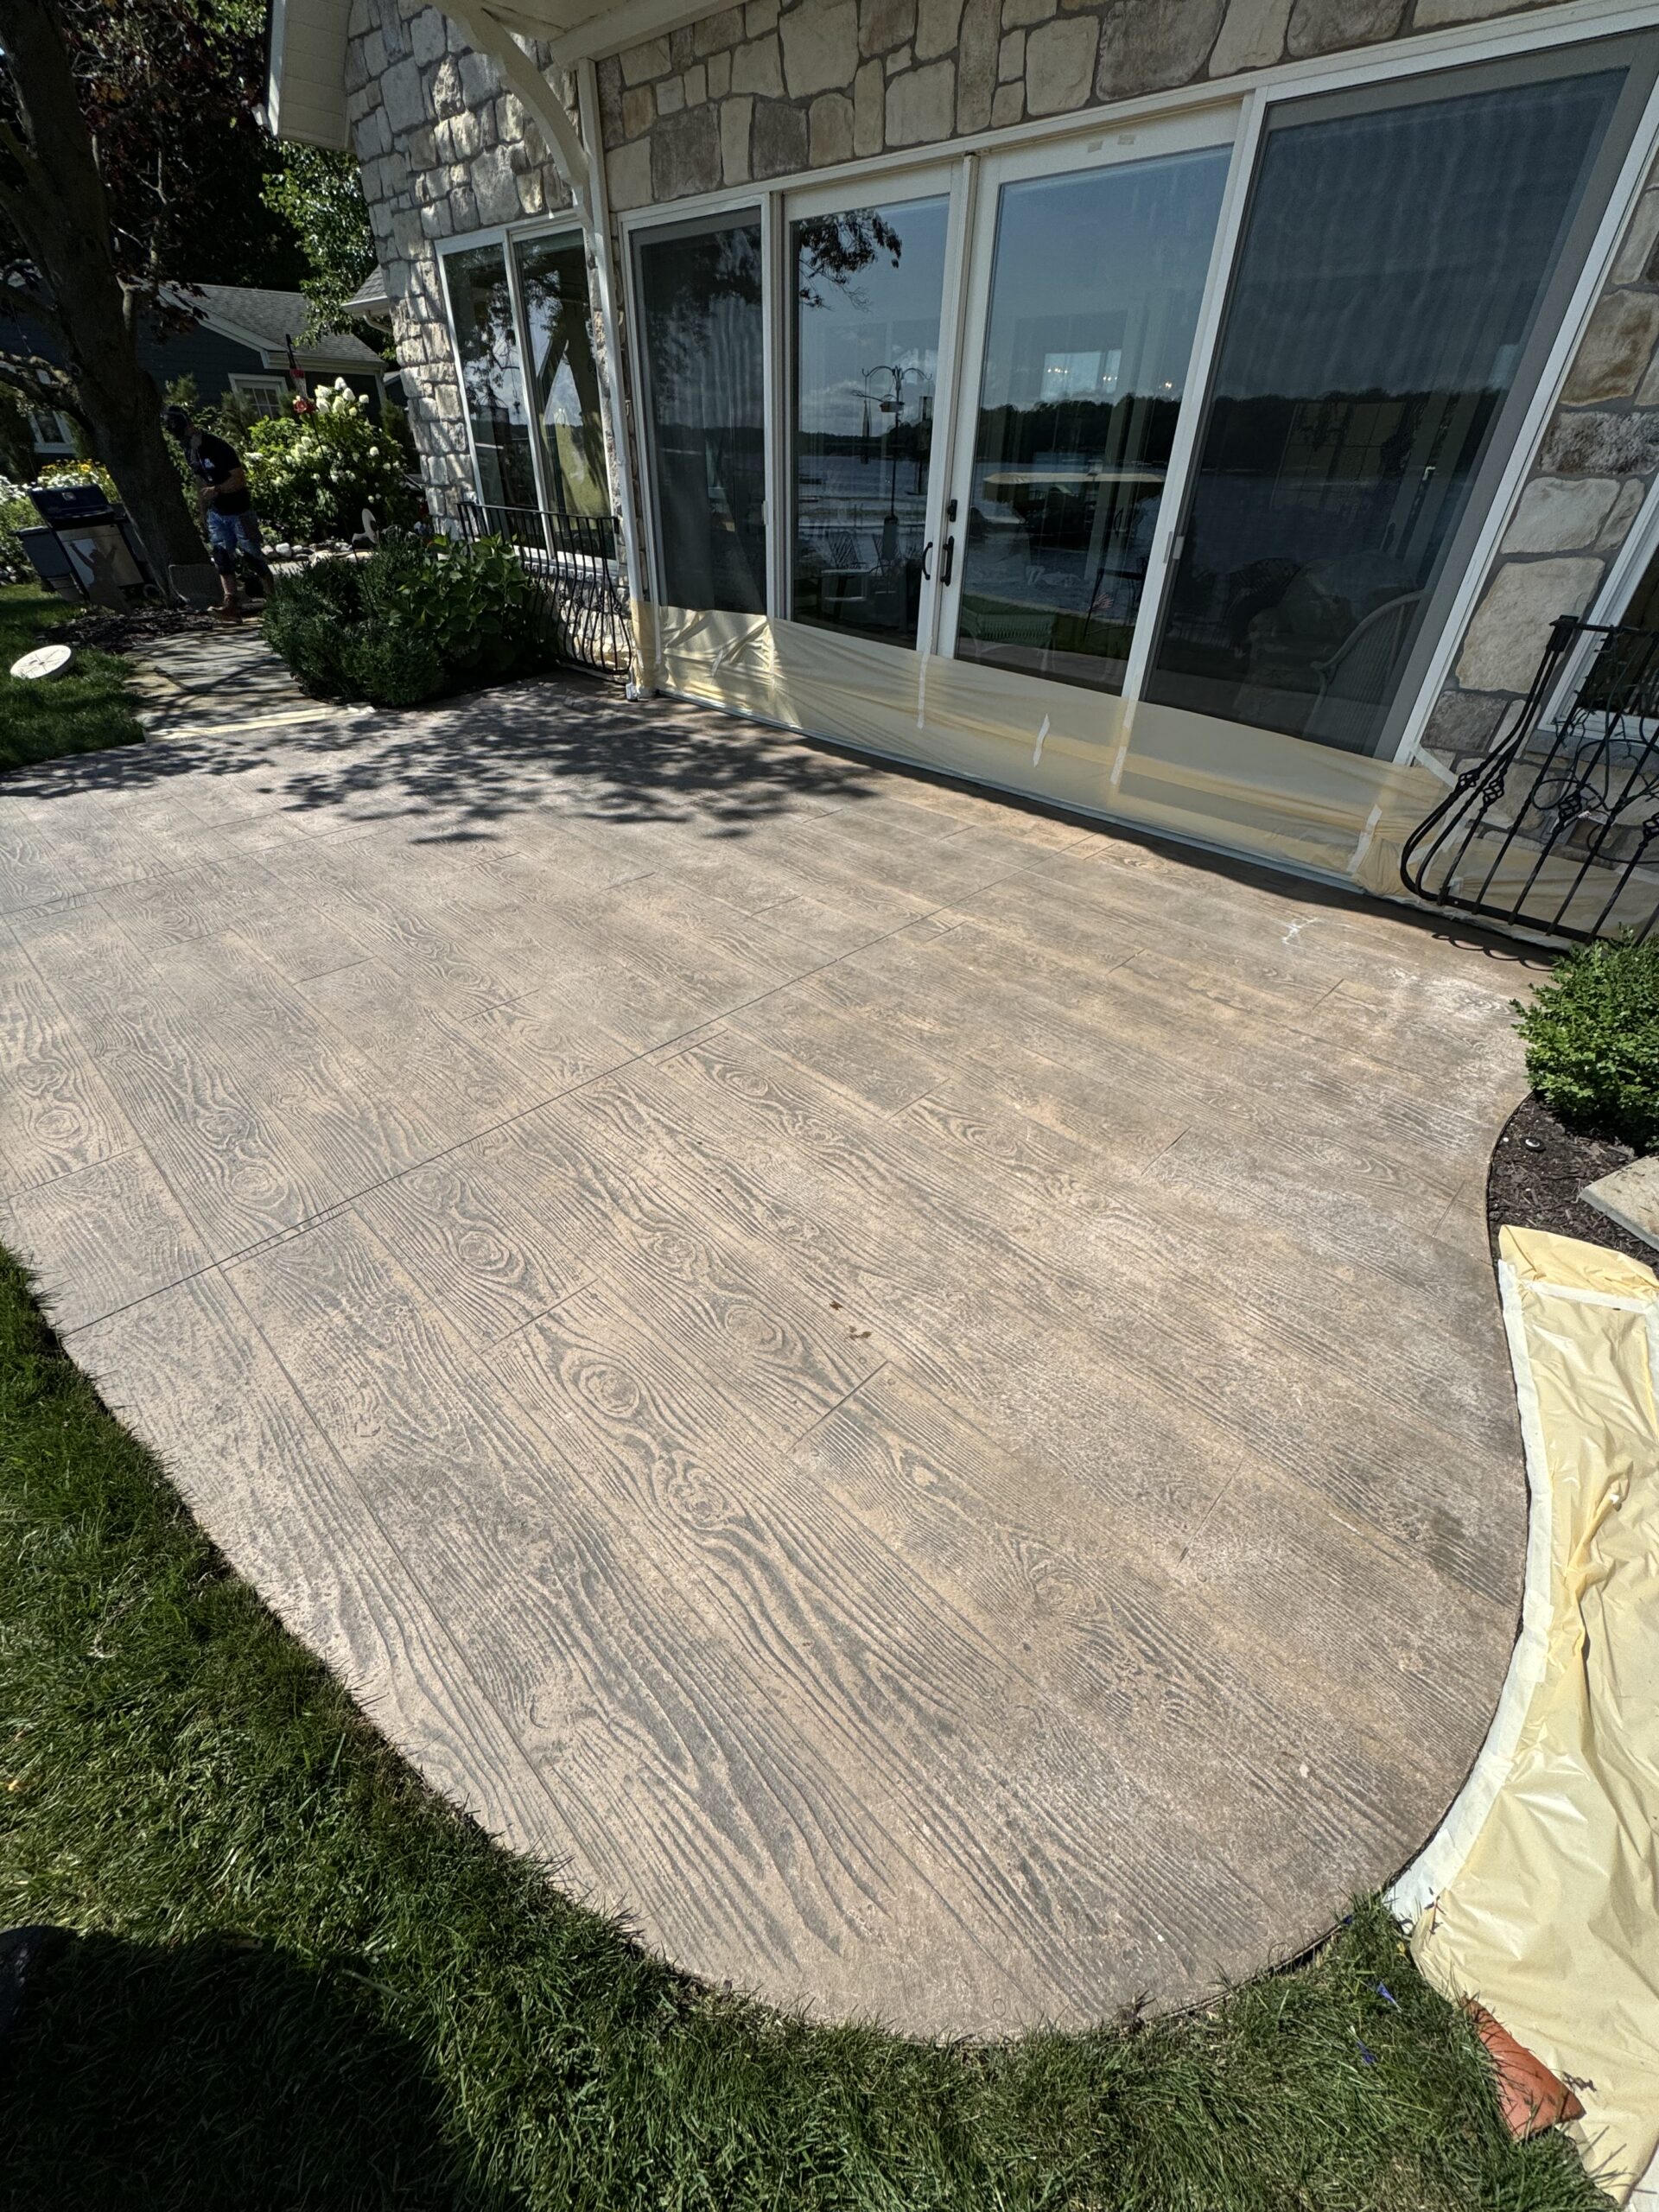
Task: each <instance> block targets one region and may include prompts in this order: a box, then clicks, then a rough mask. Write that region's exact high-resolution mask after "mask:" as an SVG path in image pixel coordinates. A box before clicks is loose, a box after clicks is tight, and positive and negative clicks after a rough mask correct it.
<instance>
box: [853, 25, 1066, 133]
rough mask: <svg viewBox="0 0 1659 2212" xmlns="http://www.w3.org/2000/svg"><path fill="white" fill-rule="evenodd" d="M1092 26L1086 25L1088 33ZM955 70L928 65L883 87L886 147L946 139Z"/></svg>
mask: <svg viewBox="0 0 1659 2212" xmlns="http://www.w3.org/2000/svg"><path fill="white" fill-rule="evenodd" d="M1093 28H1094V26H1093V25H1092V24H1090V30H1091V31H1092V29H1093ZM956 106H957V66H956V64H955V62H954V61H929V62H926V63H925V64H924V65H923V67H921V68H919V69H907V70H906V71H905V73H904V74H903V75H902V76H899V77H894V78H892V79H889V81H888V85H887V143H888V145H889V146H931V145H933V144H934V143H936V142H937V141H938V140H939V139H941V138H948V137H950V133H951V130H952V127H953V124H954V121H955V117H956Z"/></svg>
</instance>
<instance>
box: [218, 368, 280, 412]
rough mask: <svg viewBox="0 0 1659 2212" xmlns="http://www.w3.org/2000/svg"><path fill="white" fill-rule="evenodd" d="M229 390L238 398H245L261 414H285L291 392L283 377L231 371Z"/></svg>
mask: <svg viewBox="0 0 1659 2212" xmlns="http://www.w3.org/2000/svg"><path fill="white" fill-rule="evenodd" d="M231 390H232V391H233V392H234V393H235V394H236V396H237V397H238V399H245V400H248V401H250V402H251V404H252V405H253V406H254V407H255V408H256V409H257V410H258V412H259V413H260V414H261V415H268V416H280V415H286V414H287V413H288V411H289V400H290V399H291V398H292V397H293V392H292V390H291V388H290V386H289V384H288V382H287V380H286V378H283V377H250V376H243V375H241V374H239V373H238V372H234V371H233V372H232V376H231Z"/></svg>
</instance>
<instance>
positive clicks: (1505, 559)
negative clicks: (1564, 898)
mask: <svg viewBox="0 0 1659 2212" xmlns="http://www.w3.org/2000/svg"><path fill="white" fill-rule="evenodd" d="M1656 476H1659V164H1656V166H1655V168H1654V169H1653V171H1652V172H1651V174H1650V175H1649V177H1648V180H1647V184H1646V188H1645V189H1644V190H1643V193H1642V195H1641V197H1640V198H1639V199H1638V200H1637V204H1636V208H1635V212H1634V213H1633V214H1632V215H1631V218H1630V222H1629V224H1628V226H1626V229H1625V232H1624V238H1623V239H1622V240H1621V241H1620V244H1619V248H1618V254H1617V256H1616V257H1615V259H1614V262H1613V266H1612V270H1611V275H1610V277H1609V279H1608V282H1607V283H1606V285H1605V288H1604V289H1603V291H1602V294H1601V297H1600V298H1599V300H1598V301H1597V302H1596V306H1595V309H1594V312H1593V313H1592V315H1591V318H1590V322H1589V327H1587V329H1586V332H1585V335H1584V340H1583V343H1582V344H1581V345H1580V348H1579V351H1578V353H1577V355H1576V356H1575V357H1574V359H1573V366H1572V369H1571V371H1570V372H1569V373H1568V376H1567V383H1566V385H1565V386H1564V387H1563V389H1562V392H1561V397H1560V404H1559V405H1558V406H1557V408H1556V410H1555V411H1554V415H1553V416H1551V418H1550V423H1549V427H1548V429H1547V430H1546V432H1545V434H1544V437H1543V442H1542V443H1541V446H1540V448H1539V451H1538V454H1537V456H1536V458H1535V461H1534V464H1533V468H1532V474H1531V475H1530V476H1529V479H1528V480H1527V482H1526V485H1525V486H1524V487H1523V488H1522V493H1521V498H1520V500H1519V503H1518V504H1517V505H1516V511H1515V514H1514V516H1513V518H1512V519H1511V520H1510V526H1509V529H1508V530H1507V531H1506V532H1505V533H1504V537H1503V543H1502V544H1501V546H1500V547H1499V549H1498V554H1497V560H1496V561H1495V562H1494V563H1493V566H1492V569H1491V575H1489V576H1488V578H1487V580H1486V586H1485V589H1484V592H1483V594H1482V595H1481V599H1480V601H1479V603H1478V606H1477V607H1476V608H1475V612H1474V613H1473V615H1472V616H1471V620H1470V623H1469V627H1468V629H1467V630H1466V631H1465V634H1464V637H1463V639H1462V642H1461V644H1460V645H1459V651H1458V658H1457V661H1456V664H1455V665H1454V668H1453V671H1452V676H1451V677H1450V679H1449V680H1448V682H1447V683H1446V688H1445V690H1443V691H1442V692H1441V694H1440V698H1439V699H1438V701H1437V702H1435V707H1434V711H1433V715H1431V716H1430V718H1429V725H1428V728H1427V732H1426V733H1425V735H1424V739H1423V750H1424V751H1425V752H1427V753H1429V754H1431V755H1432V756H1433V758H1434V759H1436V760H1440V762H1441V763H1442V764H1443V765H1445V766H1448V767H1453V768H1455V767H1462V766H1467V765H1468V763H1469V761H1470V760H1472V759H1476V758H1478V756H1479V755H1480V754H1482V753H1484V752H1485V751H1486V749H1487V747H1488V746H1489V744H1490V743H1491V740H1492V738H1493V736H1494V735H1495V734H1497V729H1498V728H1499V725H1500V723H1502V722H1503V720H1504V719H1505V717H1506V715H1508V712H1509V710H1510V708H1511V707H1512V705H1513V704H1514V702H1515V701H1516V699H1517V698H1518V697H1521V696H1523V695H1524V694H1525V692H1526V690H1527V689H1528V687H1529V684H1530V683H1531V681H1532V677H1533V672H1534V671H1535V668H1536V666H1537V664H1538V661H1539V659H1540V658H1541V655H1542V653H1543V650H1544V646H1545V644H1546V643H1547V641H1548V636H1549V630H1550V626H1551V624H1552V623H1553V622H1554V620H1556V618H1557V617H1558V616H1560V615H1562V614H1582V613H1584V611H1585V609H1586V607H1589V606H1590V605H1592V602H1593V601H1594V600H1595V597H1596V594H1597V593H1598V592H1599V590H1600V589H1601V587H1602V584H1603V582H1605V578H1606V575H1607V571H1608V569H1609V567H1610V566H1611V563H1612V562H1613V560H1614V559H1615V558H1616V556H1618V551H1619V549H1620V547H1621V546H1622V545H1623V544H1624V540H1625V537H1627V535H1628V534H1629V531H1630V525H1631V524H1632V523H1633V522H1634V521H1635V519H1636V518H1637V514H1638V513H1639V512H1641V509H1642V506H1643V502H1644V500H1645V499H1646V498H1647V496H1648V493H1649V489H1650V487H1651V486H1652V485H1653V482H1654V480H1655V478H1656Z"/></svg>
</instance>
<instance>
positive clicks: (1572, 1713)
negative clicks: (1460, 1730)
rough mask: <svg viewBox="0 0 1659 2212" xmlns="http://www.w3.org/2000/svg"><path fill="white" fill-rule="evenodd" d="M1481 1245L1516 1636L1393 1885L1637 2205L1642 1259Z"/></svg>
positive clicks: (1652, 1770)
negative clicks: (1508, 1383)
mask: <svg viewBox="0 0 1659 2212" xmlns="http://www.w3.org/2000/svg"><path fill="white" fill-rule="evenodd" d="M1499 1260H1500V1264H1499V1270H1498V1273H1499V1278H1500V1281H1501V1284H1502V1287H1503V1313H1504V1321H1505V1325H1506V1327H1507V1329H1508V1331H1509V1338H1510V1357H1511V1358H1512V1359H1513V1361H1514V1364H1515V1376H1516V1395H1517V1398H1518V1400H1519V1402H1520V1408H1521V1425H1522V1434H1523V1436H1524V1438H1525V1441H1526V1452H1527V1472H1528V1478H1529V1485H1530V1490H1531V1499H1532V1518H1531V1527H1530V1532H1529V1540H1528V1551H1527V1580H1526V1596H1525V1601H1524V1605H1523V1610H1522V1628H1521V1637H1520V1640H1519V1642H1518V1643H1517V1644H1516V1652H1515V1658H1514V1661H1513V1662H1512V1664H1511V1666H1510V1676H1509V1680H1508V1681H1507V1682H1506V1684H1505V1685H1504V1690H1503V1698H1502V1700H1501V1701H1500V1703H1499V1706H1498V1710H1497V1718H1496V1719H1495V1720H1494V1721H1493V1723H1492V1727H1491V1733H1490V1735H1489V1736H1488V1738H1487V1740H1486V1744H1485V1746H1484V1749H1483V1751H1482V1752H1481V1755H1480V1758H1478V1761H1477V1762H1476V1764H1475V1768H1474V1771H1473V1772H1472V1773H1471V1776H1470V1777H1469V1780H1468V1782H1467V1783H1465V1786H1464V1789H1463V1790H1462V1792H1461V1793H1460V1795H1459V1798H1458V1800H1457V1802H1456V1803H1455V1804H1454V1805H1453V1806H1452V1810H1451V1812H1450V1813H1449V1814H1448V1815H1446V1821H1445V1823H1444V1824H1443V1826H1442V1827H1441V1828H1440V1833H1439V1834H1438V1835H1436V1836H1435V1838H1434V1840H1433V1842H1432V1843H1431V1844H1430V1845H1429V1847H1428V1848H1427V1851H1426V1852H1425V1853H1423V1855H1422V1857H1421V1859H1419V1860H1418V1861H1417V1863H1416V1864H1415V1865H1414V1866H1412V1867H1411V1868H1410V1869H1409V1870H1408V1872H1407V1873H1406V1874H1405V1875H1404V1876H1402V1878H1401V1880H1400V1882H1399V1883H1398V1884H1397V1885H1395V1891H1394V1894H1393V1903H1394V1905H1395V1910H1396V1911H1397V1912H1398V1913H1399V1915H1400V1916H1401V1918H1402V1920H1403V1921H1405V1922H1406V1923H1407V1924H1408V1926H1409V1927H1410V1928H1411V1930H1412V1950H1413V1953H1414V1955H1415V1957H1416V1960H1417V1962H1418V1964H1419V1966H1420V1967H1421V1968H1422V1970H1423V1972H1424V1974H1426V1975H1427V1977H1428V1979H1429V1980H1431V1981H1432V1982H1433V1984H1434V1985H1435V1986H1436V1987H1437V1988H1439V1989H1441V1990H1443V1991H1444V1992H1445V1993H1446V1995H1448V1996H1453V1997H1463V1996H1472V1997H1475V1998H1478V1999H1479V2001H1480V2002H1481V2003H1482V2004H1483V2005H1485V2006H1486V2007H1487V2009H1488V2011H1490V2012H1492V2013H1494V2014H1495V2015H1496V2016H1497V2018H1498V2019H1499V2020H1501V2021H1502V2022H1503V2025H1504V2026H1505V2027H1506V2028H1507V2029H1508V2030H1509V2031H1510V2034H1511V2035H1513V2036H1514V2037H1516V2038H1517V2040H1518V2041H1519V2042H1521V2043H1522V2044H1525V2045H1526V2047H1527V2048H1528V2050H1532V2051H1534V2052H1535V2053H1536V2054H1537V2056H1539V2057H1540V2058H1541V2059H1543V2060H1544V2061H1545V2063H1547V2064H1548V2065H1549V2066H1551V2067H1553V2068H1554V2070H1555V2072H1556V2073H1557V2074H1559V2075H1560V2076H1561V2077H1562V2079H1563V2080H1565V2081H1567V2082H1569V2083H1570V2084H1571V2085H1572V2086H1573V2088H1576V2089H1577V2090H1578V2093H1579V2094H1580V2097H1581V2099H1582V2100H1583V2102H1584V2107H1585V2117H1584V2119H1583V2120H1580V2121H1578V2122H1576V2123H1574V2125H1573V2129H1572V2133H1573V2135H1574V2136H1575V2138H1576V2139H1578V2142H1579V2145H1580V2149H1581V2151H1582V2152H1583V2153H1584V2156H1585V2158H1586V2164H1588V2165H1589V2166H1590V2167H1591V2169H1592V2171H1594V2172H1595V2173H1596V2174H1597V2175H1598V2177H1599V2178H1601V2179H1602V2180H1603V2183H1604V2186H1606V2187H1609V2188H1611V2189H1612V2190H1615V2192H1616V2193H1617V2194H1618V2195H1619V2196H1625V2195H1627V2194H1629V2193H1630V2192H1631V2191H1632V2190H1635V2194H1634V2196H1632V2197H1631V2201H1632V2202H1636V2203H1639V2204H1641V2205H1642V2206H1643V2207H1644V2208H1653V2207H1659V2159H1656V2155H1655V2154H1656V2148H1659V1277H1656V1276H1655V1274H1654V1273H1653V1271H1652V1269H1651V1268H1645V1267H1643V1265H1642V1264H1641V1263H1640V1262H1638V1261H1635V1260H1627V1259H1624V1258H1622V1257H1621V1256H1620V1255H1618V1254H1617V1253H1613V1252H1609V1251H1605V1250H1604V1249H1602V1248H1601V1247H1600V1246H1599V1245H1595V1244H1581V1243H1576V1242H1575V1241H1574V1240H1573V1239H1572V1238H1570V1237H1565V1236H1545V1235H1543V1234H1541V1232H1538V1231H1535V1230H1516V1229H1506V1230H1503V1236H1502V1238H1501V1240H1500V1243H1499ZM1638 2177H1640V2180H1639V2182H1638Z"/></svg>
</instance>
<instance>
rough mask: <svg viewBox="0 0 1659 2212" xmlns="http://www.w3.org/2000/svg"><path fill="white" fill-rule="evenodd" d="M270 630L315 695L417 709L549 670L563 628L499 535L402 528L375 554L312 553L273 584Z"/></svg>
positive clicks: (268, 633)
mask: <svg viewBox="0 0 1659 2212" xmlns="http://www.w3.org/2000/svg"><path fill="white" fill-rule="evenodd" d="M265 635H266V637H267V638H268V639H270V643H271V645H273V646H274V647H275V649H276V651H277V652H278V653H279V654H280V655H281V656H282V658H283V660H285V661H286V662H287V663H288V665H289V668H290V669H291V670H292V671H294V674H295V675H296V677H298V679H299V681H300V682H301V683H302V684H303V685H304V687H305V689H306V690H308V691H313V692H318V693H321V696H323V697H325V698H333V699H368V700H372V702H373V703H374V704H375V705H376V706H382V707H408V706H412V705H414V704H415V702H416V701H417V700H420V699H429V698H431V697H432V696H434V695H435V694H436V693H438V692H441V691H459V690H463V689H467V688H468V687H470V686H472V685H474V684H480V683H499V682H501V681H502V680H503V679H504V678H505V677H510V676H524V675H528V674H530V673H531V671H534V670H536V669H540V668H547V667H550V665H551V664H552V663H553V662H554V661H555V660H556V659H557V658H558V654H559V645H560V639H559V632H558V626H557V623H556V620H555V618H554V615H553V613H552V610H551V608H550V607H549V605H548V603H547V600H546V598H545V596H544V594H543V593H542V591H541V590H540V589H539V588H537V584H536V582H535V581H534V579H533V578H532V577H531V576H529V575H526V574H525V572H524V567H523V565H522V564H521V563H520V562H519V560H518V556H517V555H516V554H515V553H514V551H513V550H512V547H511V546H510V545H507V544H505V543H503V542H502V541H501V540H500V539H499V538H490V537H486V538H482V539H480V541H479V542H478V543H476V544H470V545H457V544H452V543H450V542H449V541H448V539H447V538H439V539H435V540H431V541H427V540H423V539H421V538H417V537H411V536H410V535H408V534H407V533H405V532H404V531H392V532H391V534H390V535H389V536H388V537H385V538H384V539H383V540H382V541H381V543H380V545H379V547H378V550H377V551H375V552H374V553H373V554H372V555H371V556H370V557H369V558H368V559H367V560H366V561H346V560H333V561H315V562H313V563H312V564H311V565H310V567H308V568H307V569H302V570H301V571H300V573H299V574H298V575H291V576H289V575H285V576H281V577H279V578H278V579H277V582H276V583H275V584H274V585H273V586H272V587H271V589H270V595H269V598H268V600H267V602H266V607H265Z"/></svg>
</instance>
